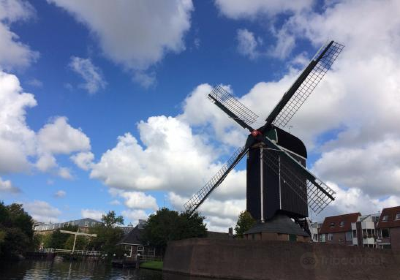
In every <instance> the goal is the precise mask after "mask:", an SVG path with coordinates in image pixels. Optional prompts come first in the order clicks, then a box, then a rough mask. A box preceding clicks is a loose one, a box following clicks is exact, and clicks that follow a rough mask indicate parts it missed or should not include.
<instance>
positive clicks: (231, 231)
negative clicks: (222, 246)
mask: <svg viewBox="0 0 400 280" xmlns="http://www.w3.org/2000/svg"><path fill="white" fill-rule="evenodd" d="M229 236H233V228H231V227H230V228H229Z"/></svg>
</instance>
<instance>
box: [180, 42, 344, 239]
mask: <svg viewBox="0 0 400 280" xmlns="http://www.w3.org/2000/svg"><path fill="white" fill-rule="evenodd" d="M343 48H344V46H343V45H341V44H339V43H337V42H334V41H331V42H329V43H327V44H325V45H324V46H323V47H321V49H319V50H318V52H317V53H316V54H315V56H314V57H313V59H312V60H311V62H310V63H309V64H308V66H307V67H306V68H305V69H304V70H303V72H302V73H301V74H300V76H299V77H298V78H297V80H296V81H295V82H294V83H293V84H292V85H291V87H290V88H289V89H288V91H287V92H286V93H285V94H284V95H283V97H282V99H281V100H280V101H279V102H278V104H277V105H276V106H275V108H274V109H273V110H272V112H271V113H270V114H269V116H268V117H267V119H266V120H265V124H264V125H263V126H261V127H259V128H257V129H255V128H253V127H252V126H251V125H252V124H253V123H254V122H255V121H256V119H257V118H258V116H257V115H256V114H255V113H253V112H252V111H251V110H250V109H248V108H247V107H245V106H244V105H243V104H242V103H240V102H239V101H238V100H237V99H235V98H234V97H233V96H232V95H231V94H229V93H228V92H227V91H226V90H224V88H223V87H221V86H217V87H215V88H214V89H213V90H212V92H211V93H210V94H209V95H208V98H209V99H210V100H211V101H212V102H213V103H214V104H215V105H217V106H218V107H219V108H220V109H221V110H222V111H224V112H225V113H226V114H227V115H228V116H229V117H231V118H232V119H233V120H235V121H236V122H237V123H238V124H239V125H240V126H242V127H243V128H244V129H247V130H249V131H250V134H249V136H248V137H247V140H246V143H245V145H244V146H243V147H241V148H239V149H237V150H236V151H235V152H234V153H233V155H232V156H231V157H230V159H229V160H228V161H227V162H226V163H225V165H223V166H222V168H221V169H220V170H219V172H218V173H217V174H216V175H214V176H213V177H212V178H211V180H210V181H209V182H208V183H207V184H206V185H205V186H204V187H203V188H201V189H200V190H199V191H198V192H197V193H195V194H194V195H193V196H192V197H191V198H190V199H189V201H187V202H186V203H185V205H184V207H185V209H186V211H187V212H188V213H189V214H192V213H193V212H194V211H196V210H197V209H198V207H199V206H200V205H201V204H202V203H203V202H204V201H205V199H206V198H207V197H208V196H209V195H210V194H211V193H212V191H213V190H215V189H216V188H217V187H218V186H219V185H220V184H221V183H222V182H223V181H224V179H225V178H226V176H228V174H229V172H230V171H231V170H232V169H233V168H234V167H235V166H236V165H237V164H238V163H239V162H240V160H241V159H242V158H243V157H244V156H245V155H246V154H247V155H248V156H247V176H246V177H247V180H246V181H247V182H246V183H247V189H246V196H247V199H246V204H247V205H246V206H247V211H249V212H250V214H251V215H252V216H253V218H255V219H256V220H258V221H259V222H260V224H263V223H265V222H268V221H272V220H274V217H277V216H280V217H282V216H283V217H285V218H286V222H285V223H288V222H287V221H288V220H291V221H292V220H294V221H295V222H296V223H298V224H299V225H300V226H301V227H302V228H303V230H304V232H307V233H308V234H309V230H308V225H307V223H306V222H305V221H306V220H305V218H306V217H308V210H309V209H311V210H312V211H313V212H315V213H316V214H318V213H320V212H321V211H322V210H323V209H324V208H325V207H326V206H328V204H329V203H330V202H331V201H333V200H334V199H335V192H334V191H333V190H332V189H331V188H329V187H328V186H327V185H326V184H325V183H324V182H323V181H321V180H320V179H318V178H317V177H316V176H315V175H313V174H312V173H311V172H310V171H308V170H307V169H306V159H307V150H306V147H305V145H304V144H303V142H302V141H301V140H300V139H299V138H297V137H295V136H294V135H292V134H290V133H288V132H286V131H285V130H283V129H284V128H285V126H286V125H287V124H288V122H289V121H290V120H291V118H292V117H293V116H294V114H295V113H296V112H297V111H298V109H299V108H300V107H301V106H302V104H303V103H304V102H305V100H306V99H307V98H308V97H309V96H310V94H311V93H312V92H313V90H314V89H315V87H316V86H317V85H318V83H319V82H320V81H321V79H322V78H323V77H324V75H325V74H326V72H327V71H328V70H329V69H330V67H331V66H332V64H333V62H334V61H335V60H336V58H337V57H338V55H339V54H340V52H341V51H342V49H343Z"/></svg>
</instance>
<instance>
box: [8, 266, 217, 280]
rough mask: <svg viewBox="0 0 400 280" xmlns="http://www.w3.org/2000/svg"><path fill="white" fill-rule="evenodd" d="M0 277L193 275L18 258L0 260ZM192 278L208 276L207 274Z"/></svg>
mask: <svg viewBox="0 0 400 280" xmlns="http://www.w3.org/2000/svg"><path fill="white" fill-rule="evenodd" d="M0 279H1V280H3V279H7V280H13V279H15V280H17V279H18V280H22V279H23V280H31V279H32V280H33V279H35V280H41V279H85V280H86V279H87V280H89V279H90V280H103V279H114V280H117V279H131V280H192V279H194V278H191V277H188V276H183V275H176V274H163V273H162V272H161V271H154V270H147V269H133V268H130V269H122V268H113V267H111V266H108V265H105V264H104V263H96V262H76V261H73V262H68V261H61V262H56V261H20V262H10V263H0ZM195 279H196V280H211V279H208V278H195ZM212 280H216V279H215V278H214V279H212Z"/></svg>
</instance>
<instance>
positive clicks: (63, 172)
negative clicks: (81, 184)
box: [57, 167, 74, 180]
mask: <svg viewBox="0 0 400 280" xmlns="http://www.w3.org/2000/svg"><path fill="white" fill-rule="evenodd" d="M57 175H58V176H60V177H61V178H64V179H67V180H72V179H73V178H74V176H72V174H71V170H70V169H69V168H67V167H60V168H59V169H58V172H57Z"/></svg>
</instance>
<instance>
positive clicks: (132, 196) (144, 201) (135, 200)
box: [121, 192, 158, 210]
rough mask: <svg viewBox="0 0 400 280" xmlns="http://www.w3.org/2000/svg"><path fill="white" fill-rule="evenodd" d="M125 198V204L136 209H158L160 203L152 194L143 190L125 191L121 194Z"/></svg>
mask: <svg viewBox="0 0 400 280" xmlns="http://www.w3.org/2000/svg"><path fill="white" fill-rule="evenodd" d="M121 196H122V197H123V198H125V205H126V206H127V207H129V208H135V209H152V210H157V209H158V205H157V202H156V199H155V198H154V197H153V196H151V195H146V194H145V193H143V192H124V193H123V194H122V195H121Z"/></svg>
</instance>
